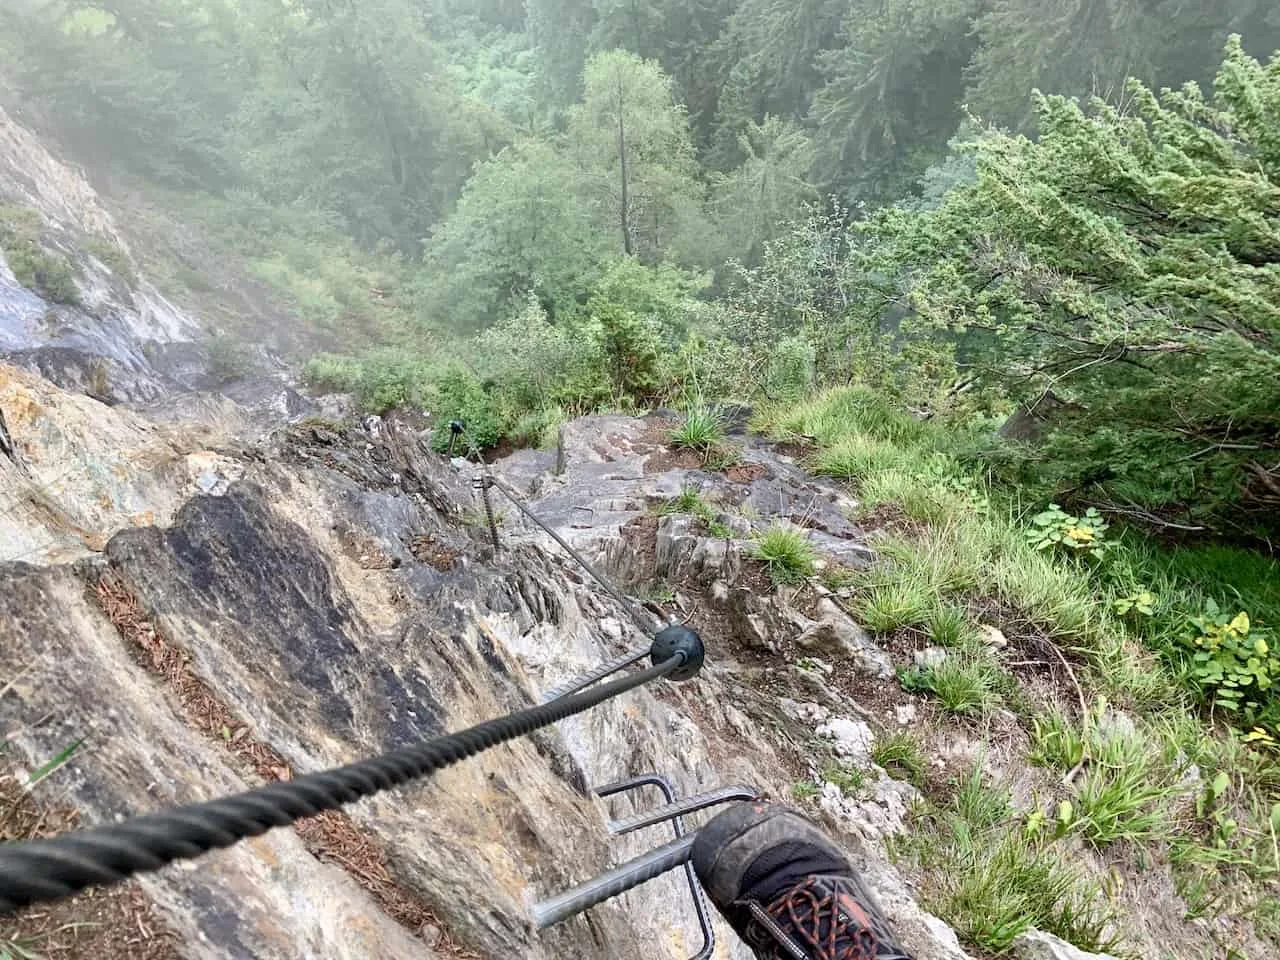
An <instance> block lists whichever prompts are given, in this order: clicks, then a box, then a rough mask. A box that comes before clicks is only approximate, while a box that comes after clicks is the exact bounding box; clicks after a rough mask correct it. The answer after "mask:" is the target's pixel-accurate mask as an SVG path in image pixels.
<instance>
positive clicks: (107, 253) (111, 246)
mask: <svg viewBox="0 0 1280 960" xmlns="http://www.w3.org/2000/svg"><path fill="white" fill-rule="evenodd" d="M84 249H85V250H87V251H88V252H89V253H91V254H92V255H93V256H94V257H95V258H97V260H98V261H99V262H100V263H101V264H102V265H103V266H105V267H106V268H107V269H108V270H110V271H111V272H112V273H113V274H115V275H116V276H117V277H119V278H120V279H121V280H123V281H124V282H125V283H126V284H127V285H128V286H133V285H135V284H136V283H137V282H138V275H137V272H136V271H135V270H134V269H133V261H131V260H130V259H129V254H127V253H125V251H124V248H123V247H122V246H120V245H119V244H118V243H115V242H114V241H112V240H108V239H107V238H106V237H90V238H89V239H87V240H85V242H84Z"/></svg>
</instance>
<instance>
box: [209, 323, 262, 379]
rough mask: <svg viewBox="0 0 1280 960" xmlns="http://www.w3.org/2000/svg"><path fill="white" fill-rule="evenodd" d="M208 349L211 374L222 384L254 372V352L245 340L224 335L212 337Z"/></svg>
mask: <svg viewBox="0 0 1280 960" xmlns="http://www.w3.org/2000/svg"><path fill="white" fill-rule="evenodd" d="M206 347H207V349H208V351H209V373H210V374H211V375H212V376H214V377H215V378H217V379H218V380H219V381H220V382H226V381H228V380H235V379H238V378H240V377H244V376H247V375H248V374H250V373H252V372H253V368H254V363H253V351H252V350H251V349H250V347H249V345H248V344H247V343H245V342H244V341H243V340H240V339H238V338H237V337H233V336H231V335H230V334H225V333H222V334H218V335H216V336H213V337H210V338H209V340H208V341H207V342H206Z"/></svg>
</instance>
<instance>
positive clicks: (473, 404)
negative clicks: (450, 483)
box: [428, 367, 507, 453]
mask: <svg viewBox="0 0 1280 960" xmlns="http://www.w3.org/2000/svg"><path fill="white" fill-rule="evenodd" d="M428 402H429V404H430V406H431V412H432V414H434V416H435V420H436V423H437V424H443V423H448V422H450V421H452V420H461V421H462V423H463V424H464V425H465V427H466V434H465V436H466V439H467V441H468V442H469V443H470V444H474V445H475V447H476V448H477V449H479V450H484V449H486V448H488V447H492V446H494V445H495V444H497V442H498V441H499V440H501V439H502V437H503V435H504V434H505V432H506V427H507V423H506V421H505V420H504V418H503V416H502V413H501V412H500V411H499V409H498V406H497V404H496V403H495V402H494V399H493V397H491V396H489V395H488V394H487V393H485V390H484V387H483V386H481V384H480V381H479V380H477V379H476V377H475V375H474V374H472V373H470V372H469V371H467V370H464V369H462V368H461V367H453V368H451V369H447V370H445V371H444V372H443V373H442V374H440V375H439V376H437V377H435V378H434V380H433V382H432V383H431V385H430V387H429V399H428ZM431 448H432V449H433V450H435V451H436V452H437V453H444V452H445V451H447V450H448V449H449V431H447V430H435V431H433V432H432V435H431Z"/></svg>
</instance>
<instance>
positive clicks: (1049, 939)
mask: <svg viewBox="0 0 1280 960" xmlns="http://www.w3.org/2000/svg"><path fill="white" fill-rule="evenodd" d="M1011 950H1012V953H1013V956H1015V957H1017V958H1018V960H1115V957H1113V956H1111V955H1110V954H1109V953H1086V952H1085V951H1083V950H1078V949H1076V948H1075V947H1073V946H1072V945H1071V944H1069V943H1065V942H1063V941H1062V940H1059V939H1058V938H1057V937H1055V936H1054V935H1053V934H1051V933H1044V932H1042V931H1040V930H1029V931H1028V932H1026V933H1023V934H1019V936H1018V937H1017V939H1015V940H1014V941H1013V945H1012V947H1011Z"/></svg>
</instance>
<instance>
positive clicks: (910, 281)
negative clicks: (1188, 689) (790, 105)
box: [846, 38, 1280, 543]
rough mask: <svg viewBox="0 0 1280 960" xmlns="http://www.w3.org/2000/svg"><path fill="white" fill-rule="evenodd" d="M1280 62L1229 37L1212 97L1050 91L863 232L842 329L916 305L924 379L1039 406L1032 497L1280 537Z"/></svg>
mask: <svg viewBox="0 0 1280 960" xmlns="http://www.w3.org/2000/svg"><path fill="white" fill-rule="evenodd" d="M1277 64H1280V58H1278V59H1273V60H1272V62H1271V63H1270V64H1267V65H1264V64H1261V63H1259V62H1258V61H1256V60H1254V59H1252V58H1251V57H1249V56H1248V55H1246V54H1245V52H1244V51H1243V49H1242V46H1241V42H1240V40H1239V38H1235V39H1233V40H1231V41H1230V42H1229V44H1228V46H1227V50H1226V58H1225V61H1224V63H1223V64H1222V68H1221V71H1220V72H1219V74H1218V77H1217V79H1216V81H1215V84H1214V89H1213V91H1212V94H1211V95H1206V94H1204V93H1202V92H1201V91H1200V90H1199V89H1198V88H1196V87H1192V86H1188V87H1185V88H1184V87H1174V88H1170V89H1165V90H1161V91H1159V92H1156V91H1154V90H1152V89H1149V88H1147V87H1145V86H1143V85H1142V84H1140V83H1137V82H1134V83H1132V84H1131V85H1130V87H1129V89H1128V90H1127V91H1126V96H1125V98H1124V101H1125V104H1126V109H1123V110H1119V109H1115V108H1114V107H1112V106H1110V105H1109V104H1106V103H1103V102H1102V101H1101V100H1097V101H1093V102H1089V103H1082V102H1081V101H1078V100H1075V99H1072V98H1070V97H1068V96H1041V95H1039V94H1037V95H1036V96H1035V104H1036V112H1037V114H1038V118H1037V120H1038V122H1037V124H1036V130H1037V136H1036V137H1034V138H1032V137H1021V136H1016V135H1013V134H1004V133H1001V132H999V131H995V130H990V129H988V130H984V131H983V132H982V133H981V135H980V136H978V137H976V139H975V140H974V141H973V142H971V143H969V144H967V150H968V155H969V156H970V157H971V158H972V162H973V176H972V178H968V179H966V180H965V181H963V182H960V183H957V184H956V185H954V186H953V187H952V188H951V189H950V190H948V191H947V192H946V194H945V195H944V196H942V197H941V198H939V202H937V203H935V204H931V205H927V206H921V207H919V208H915V209H908V208H905V207H893V208H886V209H885V210H882V211H880V212H878V213H877V214H875V215H873V216H871V217H869V218H867V219H866V220H865V221H862V222H860V223H858V224H856V225H855V226H854V234H855V236H854V239H853V240H852V241H851V251H852V256H853V259H854V263H853V264H849V265H846V269H847V270H848V271H849V272H850V273H851V274H853V275H854V276H856V277H858V278H859V281H860V283H861V284H862V285H863V287H864V288H863V289H859V290H856V291H855V292H854V294H853V295H852V296H851V297H850V298H849V302H850V304H851V306H850V309H849V310H848V312H847V313H848V316H847V322H849V323H850V324H858V323H864V324H866V325H869V326H870V325H873V324H876V323H881V324H883V323H885V322H892V321H893V320H894V319H895V318H894V317H893V316H892V315H891V314H889V313H888V311H887V310H886V307H885V305H886V304H900V303H909V304H910V312H909V315H908V317H907V318H906V319H905V320H904V321H903V323H902V326H901V329H900V332H901V338H902V340H903V341H905V343H904V353H905V351H906V349H907V348H908V347H910V348H914V349H915V350H916V351H917V352H918V358H917V359H913V360H912V362H910V366H911V367H912V368H913V369H914V372H916V373H918V374H920V375H923V376H925V377H927V378H932V379H934V381H935V382H936V383H938V384H939V386H940V387H941V386H942V385H943V384H946V383H948V382H950V381H951V380H952V378H953V377H954V375H955V372H956V369H957V367H956V364H957V362H962V363H963V365H964V370H965V376H966V378H967V379H970V380H974V381H976V383H977V384H978V386H979V387H981V388H990V389H993V390H995V391H998V393H999V394H1000V395H1001V396H1000V398H999V399H1000V400H1003V401H1013V402H1016V403H1019V404H1021V405H1022V406H1023V408H1024V409H1026V410H1029V411H1032V412H1033V420H1034V421H1035V422H1034V425H1033V428H1032V429H1031V430H1029V431H1028V432H1029V437H1028V439H1027V440H1026V441H1025V442H1018V443H1008V444H1004V445H1003V446H1004V458H1003V462H1002V463H1001V464H999V465H998V469H999V474H1000V476H1001V477H1002V478H1003V479H1005V480H1008V481H1012V482H1014V483H1017V484H1019V485H1020V486H1022V487H1024V488H1025V489H1026V490H1027V492H1028V495H1029V496H1030V497H1032V498H1039V497H1043V498H1044V499H1046V500H1048V499H1055V500H1057V501H1058V502H1059V503H1062V502H1064V501H1063V499H1062V497H1063V496H1065V495H1066V494H1068V493H1069V494H1070V496H1071V497H1072V501H1071V503H1072V504H1079V509H1083V507H1085V506H1094V507H1097V508H1100V509H1102V510H1104V511H1105V512H1108V513H1117V514H1118V513H1123V514H1124V515H1126V516H1127V517H1130V518H1132V519H1133V520H1135V521H1137V522H1139V523H1143V524H1148V525H1150V526H1151V527H1153V528H1156V529H1161V528H1164V529H1170V525H1175V526H1173V527H1172V528H1173V529H1177V528H1179V527H1181V528H1185V527H1187V526H1191V527H1202V528H1205V529H1208V530H1211V531H1215V532H1219V533H1227V532H1230V533H1231V534H1232V535H1234V536H1239V535H1241V534H1244V535H1249V534H1252V535H1255V536H1256V537H1257V538H1258V540H1259V541H1260V542H1262V543H1267V542H1270V543H1274V542H1275V536H1276V534H1277V533H1278V532H1280V510H1277V509H1276V507H1277V503H1280V499H1278V498H1277V494H1276V489H1277V486H1276V483H1277V475H1278V471H1280V464H1278V463H1277V461H1276V457H1275V450H1274V438H1275V437H1276V436H1277V435H1280V339H1277V336H1276V331H1277V330H1278V329H1280V309H1278V308H1277V306H1276V304H1277V303H1280V299H1277V285H1276V284H1277V281H1276V275H1275V271H1274V269H1272V268H1271V267H1270V266H1267V267H1261V266H1260V264H1270V263H1271V262H1272V261H1273V260H1274V257H1275V252H1276V250H1277V249H1280V247H1278V246H1277V243H1278V241H1277V233H1276V228H1275V197H1276V196H1277V191H1278V190H1280V166H1277V165H1276V163H1275V162H1274V159H1272V158H1273V157H1274V152H1275V151H1274V146H1273V142H1274V139H1275V133H1274V124H1273V123H1272V122H1270V120H1269V119H1268V120H1265V121H1264V120H1263V119H1262V118H1263V117H1267V118H1272V117H1275V116H1277V115H1280V84H1277V83H1276V82H1275V77H1276V71H1277ZM1084 183H1087V184H1088V185H1089V189H1087V190H1085V189H1081V184H1084ZM1264 251H1265V252H1264ZM904 365H907V364H906V362H905V360H904Z"/></svg>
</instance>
